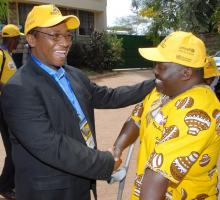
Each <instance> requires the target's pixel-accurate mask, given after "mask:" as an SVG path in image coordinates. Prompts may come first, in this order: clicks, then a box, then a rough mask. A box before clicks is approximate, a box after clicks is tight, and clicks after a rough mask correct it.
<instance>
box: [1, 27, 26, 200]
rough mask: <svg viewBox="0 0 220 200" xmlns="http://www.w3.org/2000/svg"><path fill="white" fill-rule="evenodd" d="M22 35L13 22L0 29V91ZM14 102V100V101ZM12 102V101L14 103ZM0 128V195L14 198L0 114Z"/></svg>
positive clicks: (11, 71) (13, 68) (8, 147)
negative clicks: (0, 147)
mask: <svg viewBox="0 0 220 200" xmlns="http://www.w3.org/2000/svg"><path fill="white" fill-rule="evenodd" d="M21 35H23V33H21V32H20V31H19V28H18V27H17V26H16V25H14V24H8V25H5V26H4V27H3V29H2V31H1V36H2V45H1V46H0V67H1V68H0V91H1V90H2V87H3V86H4V84H5V83H6V82H7V81H8V80H9V79H10V78H11V77H12V76H13V75H14V74H15V72H16V65H15V62H14V61H13V59H12V52H13V51H14V50H15V49H16V48H17V45H18V43H19V39H20V36H21ZM15 102H16V101H15ZM15 102H14V103H15ZM0 130H1V136H2V140H3V144H4V147H5V152H6V157H5V163H4V166H3V170H2V174H1V176H0V195H2V196H3V197H5V198H6V199H9V200H12V199H15V194H14V191H13V189H14V165H13V162H12V157H11V143H10V139H9V133H8V130H7V125H6V124H5V121H4V119H3V118H2V115H1V114H0Z"/></svg>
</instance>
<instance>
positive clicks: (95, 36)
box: [67, 32, 123, 72]
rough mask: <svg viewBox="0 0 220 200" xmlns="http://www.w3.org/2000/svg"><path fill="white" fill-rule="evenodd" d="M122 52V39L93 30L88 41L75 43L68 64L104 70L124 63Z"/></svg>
mask: <svg viewBox="0 0 220 200" xmlns="http://www.w3.org/2000/svg"><path fill="white" fill-rule="evenodd" d="M122 52H123V48H122V39H118V38H117V36H116V35H114V34H108V33H106V32H104V33H99V32H93V33H92V34H91V38H90V40H89V42H88V43H82V42H81V43H80V42H77V43H75V44H73V46H72V48H71V50H70V52H69V55H68V58H67V59H68V64H71V65H75V66H77V67H79V68H89V69H91V70H94V71H98V72H102V71H104V70H111V69H112V68H113V67H115V66H120V65H122V63H123V60H122Z"/></svg>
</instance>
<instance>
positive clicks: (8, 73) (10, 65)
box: [0, 49, 16, 83]
mask: <svg viewBox="0 0 220 200" xmlns="http://www.w3.org/2000/svg"><path fill="white" fill-rule="evenodd" d="M3 51H4V55H5V58H6V59H5V64H4V67H3V72H2V76H1V82H3V83H6V82H7V81H8V80H9V79H10V78H11V77H12V76H13V75H14V74H15V72H16V65H15V63H14V61H13V59H12V57H11V56H10V54H9V53H8V51H6V50H4V49H3ZM2 62H3V55H2V51H0V67H1V66H2ZM0 70H2V69H0Z"/></svg>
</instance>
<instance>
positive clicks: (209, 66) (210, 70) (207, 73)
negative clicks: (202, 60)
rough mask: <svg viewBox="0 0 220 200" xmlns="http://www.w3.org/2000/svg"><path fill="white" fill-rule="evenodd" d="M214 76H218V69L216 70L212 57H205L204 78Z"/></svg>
mask: <svg viewBox="0 0 220 200" xmlns="http://www.w3.org/2000/svg"><path fill="white" fill-rule="evenodd" d="M215 76H220V71H219V70H218V68H217V66H216V63H215V60H214V58H213V57H207V58H206V64H205V67H204V78H211V77H215Z"/></svg>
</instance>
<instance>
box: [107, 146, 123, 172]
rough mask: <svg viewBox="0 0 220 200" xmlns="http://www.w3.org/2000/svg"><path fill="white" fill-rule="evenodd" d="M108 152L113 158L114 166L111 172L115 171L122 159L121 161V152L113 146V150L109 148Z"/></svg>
mask: <svg viewBox="0 0 220 200" xmlns="http://www.w3.org/2000/svg"><path fill="white" fill-rule="evenodd" d="M108 151H110V152H111V154H112V156H113V157H114V160H115V164H114V170H113V171H115V170H117V169H118V168H119V167H120V165H121V163H122V159H121V155H122V150H121V149H120V148H119V147H116V146H114V147H113V148H110V149H109V150H108Z"/></svg>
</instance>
